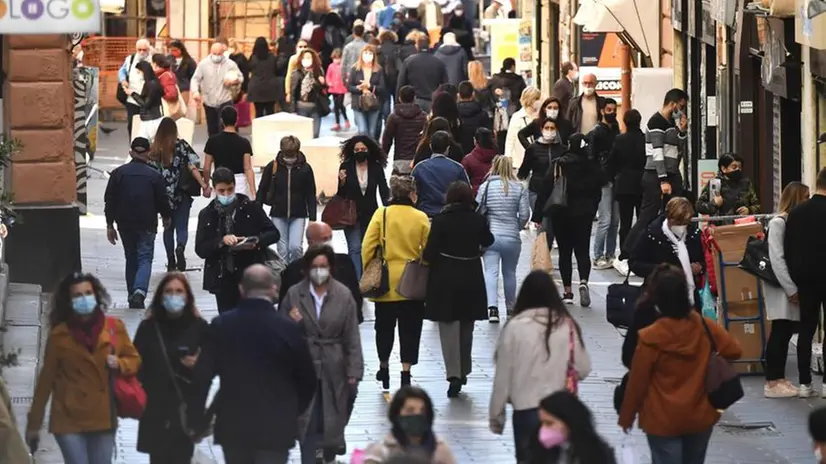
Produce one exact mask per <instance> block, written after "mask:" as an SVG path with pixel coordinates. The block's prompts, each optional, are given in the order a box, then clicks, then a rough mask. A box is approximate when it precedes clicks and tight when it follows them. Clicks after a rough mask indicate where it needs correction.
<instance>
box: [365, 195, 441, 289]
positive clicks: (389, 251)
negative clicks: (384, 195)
mask: <svg viewBox="0 0 826 464" xmlns="http://www.w3.org/2000/svg"><path fill="white" fill-rule="evenodd" d="M385 209H386V210H387V226H386V232H385V242H386V244H385V246H384V257H385V260H386V261H387V269H388V270H389V274H390V291H389V292H387V294H386V295H384V296H381V297H379V298H373V299H372V301H375V302H378V303H389V302H393V301H404V300H405V299H406V298H404V297H402V296H401V295H399V294H398V293H396V286H398V285H399V280H400V279H401V277H402V272H403V271H404V266H405V264H407V262H408V261H410V260H414V259H418V258H421V256H422V250H424V246H425V245H426V244H427V236H428V234H429V233H430V221H429V220H428V219H427V215H426V214H424V213H423V212H421V211H419V210H418V209H416V208H415V207H414V206H408V205H403V204H397V205H390V206H387V207H382V208H379V209H377V210H376V212H375V214H373V219H371V220H370V225H368V226H367V233H365V234H364V241H363V242H362V244H361V262H362V263H363V265H364V266H365V267H367V264H368V263H369V262H370V261H372V260H373V258H374V257H375V256H376V247H378V246H379V242H380V241H381V236H382V230H385V224H384V211H385Z"/></svg>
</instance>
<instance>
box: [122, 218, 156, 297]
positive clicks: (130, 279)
mask: <svg viewBox="0 0 826 464" xmlns="http://www.w3.org/2000/svg"><path fill="white" fill-rule="evenodd" d="M118 233H119V234H120V242H121V245H123V254H124V256H125V258H126V290H127V291H128V292H129V295H130V296H131V295H132V294H133V293H136V292H140V293H142V294H143V295H144V296H146V294H147V292H148V290H149V278H150V277H152V257H153V256H155V232H148V231H137V230H119V231H118Z"/></svg>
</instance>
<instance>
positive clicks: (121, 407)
mask: <svg viewBox="0 0 826 464" xmlns="http://www.w3.org/2000/svg"><path fill="white" fill-rule="evenodd" d="M106 329H107V330H108V331H109V343H111V346H112V354H113V355H115V356H117V350H116V349H115V346H117V337H116V336H115V319H114V318H111V317H107V318H106ZM107 369H108V367H107ZM109 383H110V384H111V388H112V395H113V396H114V400H115V407H116V409H117V414H118V417H123V418H126V419H140V418H141V416H142V415H143V411H144V409H146V392H145V391H144V390H143V387H142V386H141V384H140V382H138V378H137V377H136V376H134V375H129V376H124V375H119V374H117V373H115V372H112V371H109Z"/></svg>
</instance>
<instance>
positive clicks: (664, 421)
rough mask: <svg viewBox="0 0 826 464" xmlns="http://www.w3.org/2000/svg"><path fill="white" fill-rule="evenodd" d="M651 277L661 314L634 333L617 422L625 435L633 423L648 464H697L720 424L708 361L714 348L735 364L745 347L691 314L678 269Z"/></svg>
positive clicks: (662, 268) (663, 268) (661, 269)
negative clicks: (708, 385) (711, 396)
mask: <svg viewBox="0 0 826 464" xmlns="http://www.w3.org/2000/svg"><path fill="white" fill-rule="evenodd" d="M671 201H674V200H671ZM653 272H654V274H653V275H652V277H651V280H650V282H649V288H648V289H646V296H647V297H648V298H650V299H651V304H652V305H653V306H654V307H655V308H656V309H657V312H658V313H660V315H661V316H660V317H659V318H658V319H657V320H656V322H654V323H653V324H651V325H650V326H649V327H646V329H645V330H643V331H641V332H640V334H639V341H638V342H637V349H636V351H635V353H634V362H633V363H632V364H631V372H630V374H629V376H628V386H627V388H626V390H625V396H624V399H623V401H622V408H621V409H620V412H619V421H618V423H619V426H620V427H621V428H622V430H623V431H624V432H625V433H629V431H630V430H631V427H632V426H633V424H634V419H637V418H638V421H637V424H638V427H639V428H640V429H642V430H643V431H644V432H645V433H646V435H647V438H648V446H649V448H650V449H651V460H652V463H653V464H699V463H702V462H705V456H706V450H707V448H708V443H709V440H710V438H711V433H712V431H713V430H714V425H715V424H716V423H717V421H718V420H719V419H720V411H718V410H717V409H716V408H715V407H714V406H712V404H711V403H710V402H709V396H708V392H707V391H706V386H705V380H706V375H707V371H708V363H709V357H710V356H711V354H712V350H714V351H715V352H716V353H717V354H718V355H719V356H720V357H722V358H724V359H726V360H728V361H735V360H737V359H739V358H740V356H741V355H742V353H743V350H742V348H741V347H740V343H738V341H737V339H736V338H734V337H733V336H732V335H731V334H729V333H728V332H727V331H726V329H725V328H724V327H722V326H720V325H719V324H717V323H716V322H715V321H712V320H710V319H705V318H704V317H703V316H702V315H700V314H699V313H698V312H697V311H694V305H693V304H692V302H691V300H690V297H691V291H690V288H691V287H690V286H689V285H687V282H686V273H685V272H684V271H683V270H681V269H680V268H679V267H676V266H673V265H670V264H661V265H659V266H657V268H656V269H655V270H654V271H653ZM675 418H679V419H678V420H675Z"/></svg>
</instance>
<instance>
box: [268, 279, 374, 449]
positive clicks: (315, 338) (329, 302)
mask: <svg viewBox="0 0 826 464" xmlns="http://www.w3.org/2000/svg"><path fill="white" fill-rule="evenodd" d="M292 308H298V311H299V312H300V314H301V317H302V319H301V322H300V325H301V327H302V329H303V330H304V333H305V335H306V337H307V342H308V343H309V344H310V353H312V355H313V361H314V362H315V368H316V373H317V374H318V378H319V387H320V390H319V391H317V392H316V398H315V399H314V400H313V403H311V404H310V407H309V408H308V409H307V412H305V413H304V414H303V415H302V416H301V417H300V418H299V430H300V431H301V434H302V435H301V436H303V434H304V432H305V431H306V430H307V426H308V424H309V420H310V413H311V412H312V410H313V405H314V404H315V401H317V400H318V394H319V393H320V394H321V395H323V396H322V407H323V408H324V411H323V414H324V439H323V441H322V443H320V444H319V445H320V446H323V447H325V448H328V447H332V448H336V447H341V446H344V426H345V425H346V424H347V416H348V413H347V409H348V408H347V405H348V401H350V398H351V391H352V389H351V386H350V385H349V384H348V379H349V378H354V379H356V380H357V381H359V380H361V378H362V376H363V375H364V358H363V357H362V352H361V336H360V334H359V329H358V311H357V308H356V303H355V301H354V300H353V296H352V294H351V293H350V290H348V289H347V287H346V286H344V285H343V284H342V283H340V282H338V281H337V280H335V279H332V278H331V279H330V284H329V286H328V288H327V296H326V297H325V298H324V303H323V305H322V307H321V317H320V318H318V317H316V311H315V303H314V301H313V295H312V294H311V293H310V283H309V281H308V280H307V279H304V280H302V281H301V282H300V283H298V284H296V285H293V286H292V288H290V289H289V290H288V291H287V296H286V297H284V300H283V301H282V302H281V304H280V305H279V310H280V311H283V312H284V313H285V314H287V313H289V311H290V310H291V309H292Z"/></svg>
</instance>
